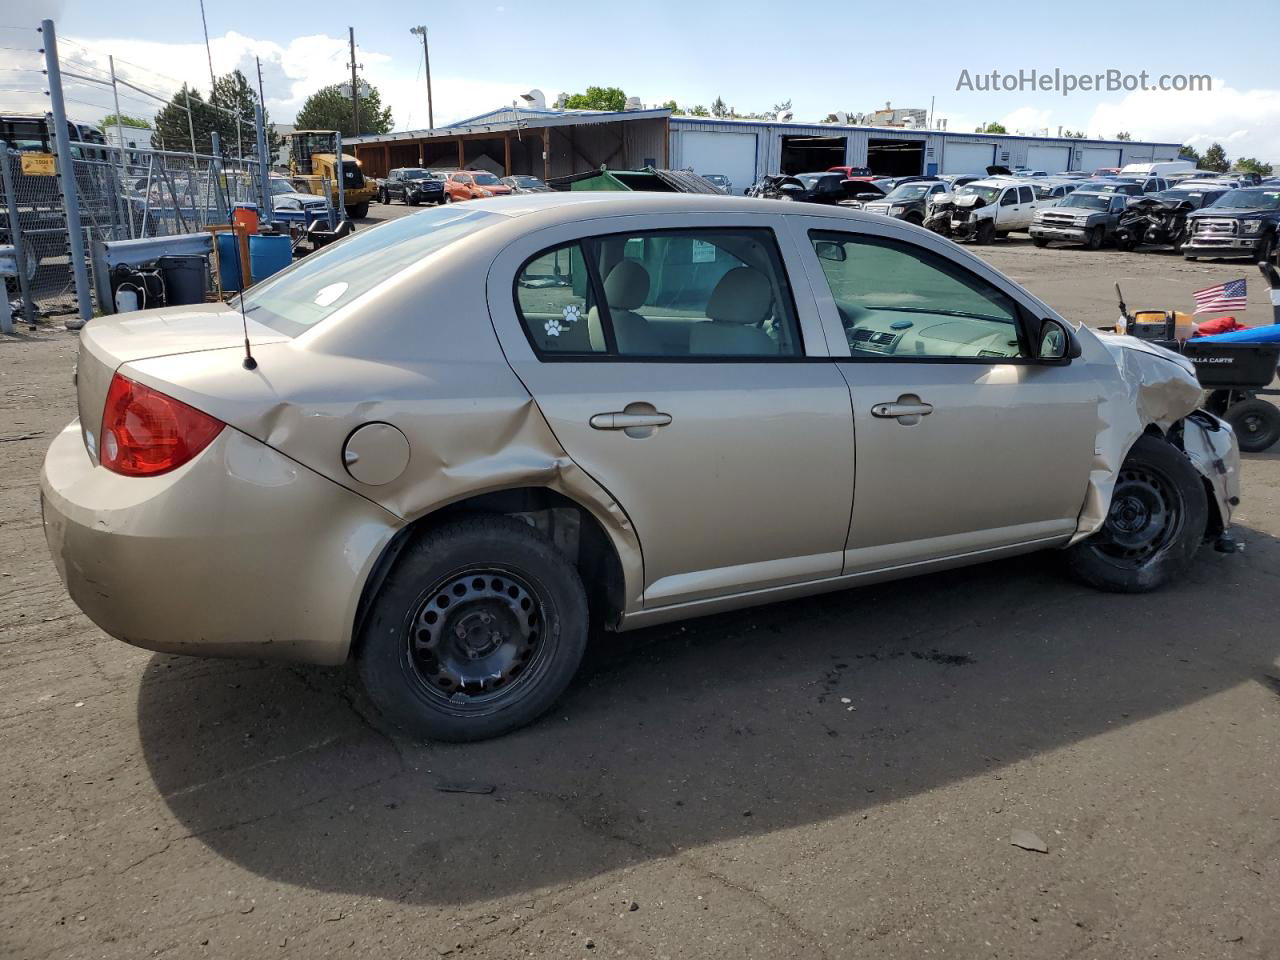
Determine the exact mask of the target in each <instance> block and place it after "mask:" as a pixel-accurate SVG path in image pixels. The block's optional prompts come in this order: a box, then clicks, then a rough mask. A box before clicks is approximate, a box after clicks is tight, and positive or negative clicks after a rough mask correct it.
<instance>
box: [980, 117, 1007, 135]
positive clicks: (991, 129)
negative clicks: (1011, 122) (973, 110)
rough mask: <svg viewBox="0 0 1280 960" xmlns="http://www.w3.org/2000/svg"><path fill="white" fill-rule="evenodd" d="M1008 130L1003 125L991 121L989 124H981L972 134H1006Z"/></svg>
mask: <svg viewBox="0 0 1280 960" xmlns="http://www.w3.org/2000/svg"><path fill="white" fill-rule="evenodd" d="M1008 132H1009V130H1008V128H1007V127H1005V125H1004V124H1003V123H997V122H996V121H994V120H992V121H991V122H990V123H984V124H981V125H980V126H979V127H978V129H977V130H975V131H974V133H1008Z"/></svg>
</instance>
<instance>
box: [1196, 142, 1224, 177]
mask: <svg viewBox="0 0 1280 960" xmlns="http://www.w3.org/2000/svg"><path fill="white" fill-rule="evenodd" d="M1199 166H1200V169H1202V170H1213V171H1215V172H1217V173H1226V172H1227V171H1228V170H1230V169H1231V163H1230V161H1229V160H1227V151H1225V150H1223V149H1222V144H1220V143H1211V144H1209V149H1208V150H1206V151H1205V152H1204V156H1203V157H1201V158H1200V164H1199Z"/></svg>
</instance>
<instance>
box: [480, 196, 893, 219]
mask: <svg viewBox="0 0 1280 960" xmlns="http://www.w3.org/2000/svg"><path fill="white" fill-rule="evenodd" d="M467 207H468V208H470V209H476V210H485V211H487V212H489V213H497V214H501V215H502V216H505V217H510V218H512V219H517V218H526V217H527V218H529V219H530V220H536V221H538V222H539V225H540V226H542V225H546V226H550V225H553V224H559V223H574V222H577V221H581V220H594V219H597V218H603V217H622V216H643V215H645V214H661V213H710V214H727V213H755V214H766V215H769V216H779V215H781V216H788V215H790V216H809V217H814V216H820V217H830V216H835V217H842V218H845V219H850V220H859V221H866V222H879V221H878V220H874V219H873V218H872V217H870V216H866V215H863V214H860V213H858V211H856V210H851V209H849V208H846V207H839V206H837V205H831V206H821V207H817V208H815V206H814V205H813V204H810V203H799V204H790V203H779V202H778V201H777V200H766V199H762V198H756V197H734V196H729V195H727V194H723V193H651V192H645V191H638V190H637V191H631V192H626V193H623V192H620V191H613V190H607V191H606V190H600V191H596V190H580V191H564V192H553V193H521V194H513V195H511V196H507V197H485V198H483V199H479V200H469V201H467Z"/></svg>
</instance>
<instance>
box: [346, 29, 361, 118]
mask: <svg viewBox="0 0 1280 960" xmlns="http://www.w3.org/2000/svg"><path fill="white" fill-rule="evenodd" d="M347 38H348V40H349V41H350V43H351V130H352V134H351V135H352V136H354V137H358V136H360V87H359V86H358V84H357V81H356V67H357V66H359V64H357V63H356V28H355V27H347Z"/></svg>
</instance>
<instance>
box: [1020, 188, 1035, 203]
mask: <svg viewBox="0 0 1280 960" xmlns="http://www.w3.org/2000/svg"><path fill="white" fill-rule="evenodd" d="M1033 199H1035V197H1034V194H1032V192H1031V188H1030V187H1019V188H1018V202H1019V203H1030V202H1031V201H1032V200H1033Z"/></svg>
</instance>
